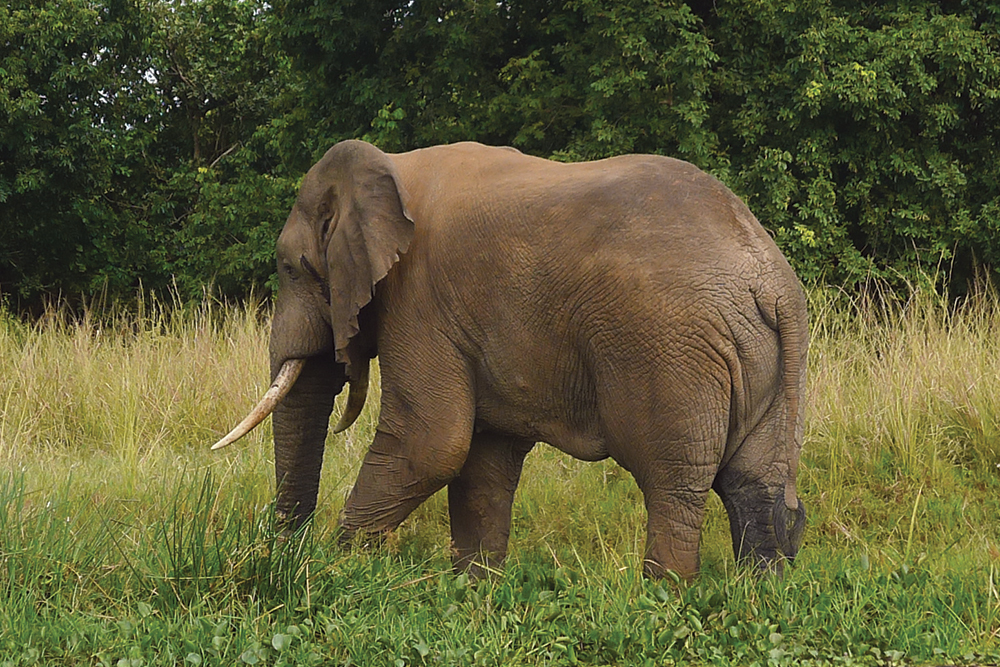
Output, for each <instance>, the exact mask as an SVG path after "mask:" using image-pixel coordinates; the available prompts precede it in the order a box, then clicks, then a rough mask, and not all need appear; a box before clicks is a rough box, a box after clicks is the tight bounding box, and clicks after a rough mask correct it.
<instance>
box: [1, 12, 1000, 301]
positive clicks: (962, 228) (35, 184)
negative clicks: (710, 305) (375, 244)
mask: <svg viewBox="0 0 1000 667" xmlns="http://www.w3.org/2000/svg"><path fill="white" fill-rule="evenodd" d="M998 25H1000V10H998V9H997V8H996V7H995V5H994V4H993V3H991V2H987V1H985V0H965V1H963V2H957V1H953V2H927V1H921V0H916V1H908V2H877V3H876V2H843V1H835V0H797V1H796V2H787V1H784V0H782V1H778V0H755V1H754V2H739V3H736V2H726V1H723V0H713V1H712V2H709V1H707V0H703V1H695V0H690V1H687V2H683V1H680V0H614V1H611V0H562V1H557V0H502V1H500V2H481V1H478V0H438V1H436V2H423V1H421V0H273V1H272V2H264V1H263V0H11V1H9V2H7V3H6V4H5V5H4V6H2V7H0V110H2V113H0V229H2V234H0V293H2V294H3V295H5V296H6V298H7V299H9V300H10V301H12V302H14V303H16V304H19V305H22V306H32V305H34V304H37V303H38V302H39V301H40V300H41V299H42V298H45V297H51V296H53V295H56V294H61V295H63V296H66V297H69V298H78V297H79V296H81V295H86V294H88V293H93V292H94V291H98V290H103V291H106V292H110V293H111V294H112V295H118V294H129V293H131V292H132V291H134V290H135V289H136V287H137V286H138V285H140V284H141V285H143V286H144V287H146V288H152V289H167V288H171V289H176V290H177V291H178V293H179V294H180V295H181V296H182V297H185V298H187V297H192V296H197V295H199V294H200V293H201V292H202V290H204V289H206V286H209V285H211V286H212V287H211V288H212V289H213V290H215V291H217V292H218V293H220V294H223V295H227V296H233V297H242V296H245V295H246V294H248V293H249V292H250V291H251V290H254V289H256V290H258V291H259V290H261V289H266V288H267V285H268V284H269V281H270V276H271V274H272V271H273V267H272V264H273V262H272V256H273V244H274V239H275V238H276V236H277V233H278V231H279V230H280V227H281V225H282V223H283V221H284V218H285V216H286V214H287V211H288V209H289V207H290V205H291V202H292V200H293V197H294V193H295V191H296V188H297V184H298V181H299V179H300V178H301V175H302V174H303V173H304V172H305V171H306V169H308V167H309V166H310V164H311V163H312V162H313V161H314V160H315V159H317V158H318V157H319V156H320V155H322V153H323V152H324V151H325V150H326V149H327V148H328V147H329V146H330V145H332V144H333V143H334V142H336V141H338V140H341V139H345V138H363V139H366V140H368V141H371V142H373V143H375V144H376V145H378V146H379V147H381V148H383V149H384V150H388V151H402V150H408V149H411V148H416V147H420V146H426V145H430V144H436V143H443V142H451V141H459V140H476V141H482V142H486V143H492V144H509V145H513V146H516V147H517V148H519V149H521V150H522V151H524V152H527V153H532V154H535V155H540V156H543V157H550V158H553V159H557V160H566V161H571V160H583V159H595V158H600V157H605V156H610V155H616V154H621V153H629V152H647V153H662V154H668V155H673V156H675V157H680V158H683V159H686V160H689V161H691V162H693V163H695V164H697V165H698V166H700V167H702V168H704V169H706V170H708V171H709V172H711V173H713V174H715V175H716V176H718V177H719V178H720V179H721V180H723V181H724V182H725V183H727V184H728V185H729V186H730V187H731V188H733V190H734V191H735V192H736V193H737V194H739V195H740V196H741V197H743V198H744V199H745V200H746V201H747V203H748V204H749V205H750V208H751V210H753V211H754V213H755V214H756V215H757V217H758V218H759V219H760V220H761V222H762V223H763V224H764V226H765V227H766V228H767V229H768V230H770V231H771V232H772V233H773V234H774V236H775V238H776V240H777V242H778V244H779V245H780V246H781V248H782V249H783V251H784V252H785V253H786V254H787V255H788V256H789V258H790V259H791V261H792V263H793V265H794V266H795V268H796V269H797V270H798V272H799V273H800V275H801V276H802V277H803V278H804V279H806V280H817V279H825V280H829V281H834V282H837V283H839V284H845V285H848V286H851V285H854V284H858V283H860V282H863V281H865V280H867V279H869V278H871V277H878V278H886V279H889V280H913V279H915V277H916V276H919V275H922V274H938V275H941V276H942V278H941V279H942V280H943V281H946V282H949V281H950V282H951V283H952V286H953V287H955V288H956V289H959V290H960V289H961V288H962V286H963V285H964V284H965V282H966V281H968V280H969V279H970V278H971V277H972V276H973V274H975V273H977V272H980V273H981V274H982V275H988V276H991V277H993V278H994V279H995V278H996V276H997V275H998V271H1000V157H998V153H997V150H996V146H997V145H1000V137H998V132H1000V36H998ZM939 269H943V271H939Z"/></svg>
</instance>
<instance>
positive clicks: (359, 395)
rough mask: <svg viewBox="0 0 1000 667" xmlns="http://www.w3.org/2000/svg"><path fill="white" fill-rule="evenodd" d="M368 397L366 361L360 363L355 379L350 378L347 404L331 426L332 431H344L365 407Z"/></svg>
mask: <svg viewBox="0 0 1000 667" xmlns="http://www.w3.org/2000/svg"><path fill="white" fill-rule="evenodd" d="M367 397H368V362H367V360H366V361H365V362H364V363H363V364H362V365H361V373H360V374H359V375H358V378H357V379H356V380H350V390H349V391H348V393H347V405H346V406H345V407H344V414H342V415H341V416H340V421H338V422H337V425H336V426H334V427H333V432H334V433H340V432H341V431H346V430H347V429H349V428H350V427H351V424H353V423H354V422H356V421H357V419H358V417H359V416H360V415H361V410H362V409H363V408H364V407H365V399H366V398H367Z"/></svg>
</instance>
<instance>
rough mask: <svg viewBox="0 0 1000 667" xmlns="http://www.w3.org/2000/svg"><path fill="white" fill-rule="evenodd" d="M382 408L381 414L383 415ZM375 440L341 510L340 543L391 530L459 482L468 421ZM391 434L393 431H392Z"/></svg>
mask: <svg viewBox="0 0 1000 667" xmlns="http://www.w3.org/2000/svg"><path fill="white" fill-rule="evenodd" d="M384 409H385V408H384V406H383V410H384ZM468 421H469V423H468V425H467V426H466V425H465V424H464V422H462V421H456V422H450V423H444V422H440V423H438V424H437V426H436V427H435V428H432V429H426V428H419V427H418V426H413V427H411V428H408V429H402V430H400V431H399V432H401V433H403V434H404V435H401V436H397V435H394V434H393V433H390V432H389V431H387V430H382V429H383V426H382V425H380V426H379V430H378V431H377V432H376V434H375V439H374V440H373V441H372V444H371V446H370V447H369V448H368V452H367V453H366V454H365V458H364V462H363V463H362V464H361V470H360V471H359V472H358V479H357V481H356V482H355V484H354V488H353V489H352V490H351V494H350V495H349V496H348V498H347V502H346V503H345V504H344V510H343V512H342V513H341V517H340V525H341V528H342V529H343V533H342V539H343V540H344V541H350V540H352V539H353V538H354V536H355V534H357V533H363V534H374V535H377V534H381V533H387V532H389V531H391V530H394V529H395V528H396V527H397V526H398V525H399V524H400V523H402V522H403V520H404V519H405V518H406V517H407V516H409V515H410V513H411V512H412V511H413V510H414V509H416V508H417V506H418V505H420V503H422V502H423V501H424V500H426V499H427V498H429V497H430V496H431V495H432V494H434V493H435V492H436V491H438V490H439V489H441V488H443V487H444V486H445V485H446V484H448V483H449V482H451V481H452V480H453V479H455V477H457V476H458V474H459V472H460V471H461V469H462V466H463V464H464V463H465V459H466V455H467V454H468V451H469V439H470V432H471V430H472V429H471V420H468ZM393 431H394V432H395V429H393Z"/></svg>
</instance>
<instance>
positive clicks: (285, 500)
mask: <svg viewBox="0 0 1000 667" xmlns="http://www.w3.org/2000/svg"><path fill="white" fill-rule="evenodd" d="M343 385H344V369H343V366H342V365H341V364H338V363H337V362H336V361H335V360H334V358H333V355H332V354H322V355H319V356H315V357H310V358H309V359H307V360H306V363H305V367H304V368H303V369H302V373H301V375H300V376H299V379H298V382H296V383H295V386H294V387H293V388H292V390H291V391H290V392H289V393H288V394H287V395H286V396H285V398H284V400H282V401H281V403H280V404H278V405H277V406H276V407H275V409H274V414H273V416H272V419H273V422H272V423H273V428H274V472H275V483H276V485H277V498H276V503H275V510H276V512H277V514H278V516H279V517H281V518H282V519H284V520H286V521H288V523H289V524H291V526H292V527H297V526H298V525H300V524H301V523H303V522H304V521H305V520H306V519H307V518H308V517H309V516H310V515H311V514H312V512H313V510H314V509H316V499H317V496H318V493H319V479H320V470H321V468H322V465H323V450H324V447H325V443H326V436H327V430H328V428H329V425H330V414H331V413H332V412H333V402H334V398H335V397H336V395H337V394H338V393H339V392H340V390H341V388H342V387H343Z"/></svg>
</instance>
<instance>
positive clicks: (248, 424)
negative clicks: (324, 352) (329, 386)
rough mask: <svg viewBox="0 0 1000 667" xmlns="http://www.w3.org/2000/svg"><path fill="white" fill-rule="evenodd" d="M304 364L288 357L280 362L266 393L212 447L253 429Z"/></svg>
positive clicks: (303, 361) (281, 395) (223, 443)
mask: <svg viewBox="0 0 1000 667" xmlns="http://www.w3.org/2000/svg"><path fill="white" fill-rule="evenodd" d="M305 365H306V360H305V359H289V360H288V361H286V362H285V363H284V364H282V365H281V370H279V371H278V376H277V377H276V378H274V382H272V383H271V386H270V387H269V388H268V390H267V393H265V394H264V398H262V399H260V403H258V404H257V407H255V408H254V409H253V410H251V411H250V414H248V415H247V416H246V418H244V420H243V421H241V422H240V423H239V424H237V426H236V428H234V429H233V430H232V431H230V432H229V435H227V436H226V437H224V438H222V439H221V440H219V441H218V442H217V443H215V444H214V445H212V449H213V450H214V449H222V448H223V447H225V446H226V445H231V444H232V443H234V442H236V441H237V440H239V439H240V438H242V437H243V436H245V435H246V434H247V433H249V432H250V431H251V430H253V428H254V427H255V426H257V424H259V423H261V422H262V421H264V418H265V417H267V416H268V415H269V414H271V412H272V411H273V410H274V406H276V405H277V404H278V403H279V402H280V401H281V399H283V398H284V397H285V395H286V394H288V391H289V390H290V389H291V388H292V385H293V384H295V380H297V379H298V377H299V374H300V373H301V372H302V369H303V368H304V367H305Z"/></svg>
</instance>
